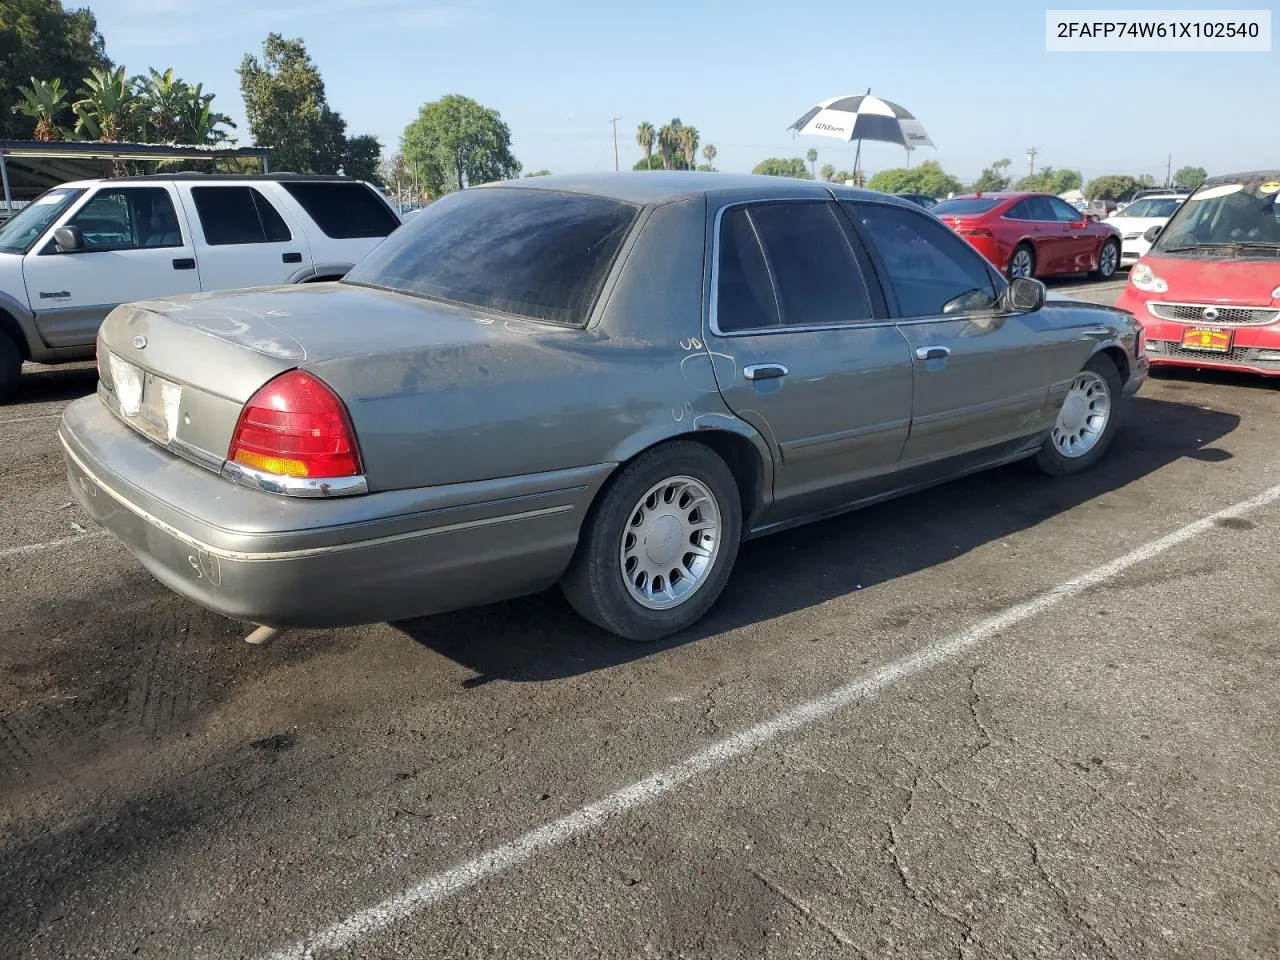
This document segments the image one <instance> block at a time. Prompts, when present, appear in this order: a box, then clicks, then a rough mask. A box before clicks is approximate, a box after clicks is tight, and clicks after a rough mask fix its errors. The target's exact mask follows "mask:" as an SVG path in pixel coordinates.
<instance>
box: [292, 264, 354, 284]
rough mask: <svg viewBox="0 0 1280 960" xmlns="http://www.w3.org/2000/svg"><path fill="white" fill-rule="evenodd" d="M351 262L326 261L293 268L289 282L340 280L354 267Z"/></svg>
mask: <svg viewBox="0 0 1280 960" xmlns="http://www.w3.org/2000/svg"><path fill="white" fill-rule="evenodd" d="M354 266H355V264H353V263H345V262H343V261H337V260H335V261H331V262H328V263H313V264H311V265H310V266H306V267H303V268H302V269H301V270H295V271H294V272H293V273H292V274H290V275H289V280H288V282H289V283H322V282H324V281H326V280H341V279H342V278H343V277H345V276H346V275H347V273H348V272H349V271H350V270H351V268H352V267H354Z"/></svg>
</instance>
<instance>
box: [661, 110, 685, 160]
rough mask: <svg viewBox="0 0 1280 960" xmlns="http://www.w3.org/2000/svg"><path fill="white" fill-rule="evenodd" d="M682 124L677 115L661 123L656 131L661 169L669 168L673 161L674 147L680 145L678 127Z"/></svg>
mask: <svg viewBox="0 0 1280 960" xmlns="http://www.w3.org/2000/svg"><path fill="white" fill-rule="evenodd" d="M682 126H684V125H683V124H682V123H681V122H680V119H679V117H677V118H675V119H673V120H672V121H671V122H670V123H665V124H663V125H662V129H660V130H659V131H658V149H659V150H661V151H662V169H663V170H670V169H671V167H672V165H673V164H674V162H675V154H676V149H677V148H678V147H679V146H680V128H681V127H682Z"/></svg>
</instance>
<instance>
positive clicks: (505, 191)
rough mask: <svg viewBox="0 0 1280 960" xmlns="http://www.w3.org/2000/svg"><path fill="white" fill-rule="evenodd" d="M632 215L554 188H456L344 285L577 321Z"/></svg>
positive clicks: (616, 205) (611, 203)
mask: <svg viewBox="0 0 1280 960" xmlns="http://www.w3.org/2000/svg"><path fill="white" fill-rule="evenodd" d="M638 212H639V211H638V210H637V208H636V207H634V206H632V205H630V204H627V203H621V202H619V201H617V200H609V199H606V198H604V197H591V196H584V195H581V194H574V193H560V192H559V191H554V190H542V189H527V188H526V189H519V188H510V187H483V188H477V189H471V190H462V191H459V192H457V193H451V194H449V195H448V196H446V197H444V198H442V199H440V200H437V201H436V202H435V203H433V204H431V205H430V206H429V207H427V208H426V209H425V210H423V211H422V212H421V213H419V214H417V215H416V216H415V217H413V219H412V220H410V221H409V222H408V223H406V224H405V225H404V226H403V227H401V228H400V229H398V230H396V231H395V232H394V233H392V234H391V235H390V236H389V237H388V238H387V239H386V240H384V241H382V243H381V244H379V245H378V246H377V247H375V248H374V250H373V252H372V253H370V254H369V255H368V256H367V257H366V258H365V259H364V260H362V261H361V262H360V263H359V264H357V265H356V267H355V269H353V270H352V271H351V272H349V273H348V274H347V276H346V278H345V281H344V282H347V283H353V284H357V285H361V286H370V287H380V288H383V289H387V290H395V291H398V292H400V293H410V294H415V295H418V296H423V297H429V298H431V299H434V300H445V301H448V302H451V303H461V304H465V305H466V306H470V307H476V308H478V309H481V310H495V311H499V312H502V313H510V314H515V315H516V316H521V317H529V318H532V319H535V320H546V321H549V322H551V323H560V324H568V325H574V326H581V325H583V324H585V323H586V321H587V317H588V315H589V314H590V312H591V308H592V305H593V304H594V303H595V299H596V295H597V294H598V293H599V292H600V288H601V287H602V286H603V285H604V280H605V276H606V275H607V274H608V272H609V268H610V267H611V266H612V264H613V260H614V256H615V254H617V252H618V250H619V248H621V246H622V241H623V239H624V238H625V237H626V234H627V230H628V229H629V228H630V227H631V224H632V223H633V222H634V221H635V219H636V216H637V214H638Z"/></svg>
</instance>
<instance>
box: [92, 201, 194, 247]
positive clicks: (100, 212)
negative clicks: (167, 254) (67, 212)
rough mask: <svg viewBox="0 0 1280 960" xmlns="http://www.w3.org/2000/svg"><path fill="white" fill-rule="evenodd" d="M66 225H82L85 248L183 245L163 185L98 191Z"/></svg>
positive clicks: (170, 202)
mask: <svg viewBox="0 0 1280 960" xmlns="http://www.w3.org/2000/svg"><path fill="white" fill-rule="evenodd" d="M66 225H67V226H69V227H77V228H79V230H80V232H81V234H83V235H84V249H85V250H136V249H138V248H141V247H180V246H182V229H181V228H180V227H179V226H178V215H177V211H175V210H174V207H173V199H172V198H171V197H170V196H169V191H168V190H165V189H164V188H163V187H112V188H108V189H105V190H99V191H98V192H97V193H95V194H94V195H93V196H92V197H90V198H89V201H88V202H87V203H86V204H85V205H84V206H83V207H81V208H80V210H79V211H78V212H77V213H76V215H75V216H73V217H72V218H71V219H70V220H68V221H67V224H66Z"/></svg>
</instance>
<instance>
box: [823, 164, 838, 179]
mask: <svg viewBox="0 0 1280 960" xmlns="http://www.w3.org/2000/svg"><path fill="white" fill-rule="evenodd" d="M835 175H836V168H835V166H834V165H832V164H830V163H824V164H823V165H822V179H823V180H826V181H827V182H828V183H830V182H831V181H832V180H833V179H835Z"/></svg>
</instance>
